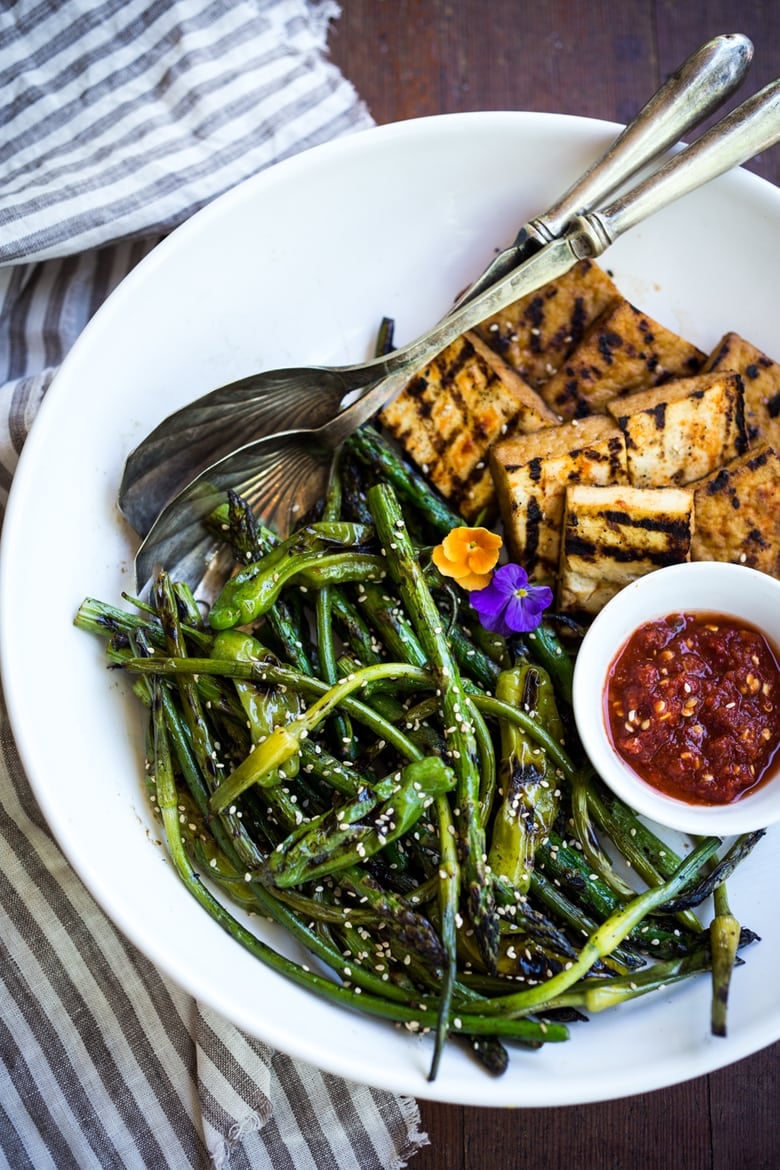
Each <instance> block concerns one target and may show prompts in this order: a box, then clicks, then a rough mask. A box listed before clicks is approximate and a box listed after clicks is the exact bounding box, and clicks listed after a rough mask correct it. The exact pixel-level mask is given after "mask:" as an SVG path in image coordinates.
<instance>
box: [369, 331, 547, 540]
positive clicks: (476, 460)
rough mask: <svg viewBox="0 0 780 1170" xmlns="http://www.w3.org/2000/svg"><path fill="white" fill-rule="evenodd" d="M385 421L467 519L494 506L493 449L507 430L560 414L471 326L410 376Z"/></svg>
mask: <svg viewBox="0 0 780 1170" xmlns="http://www.w3.org/2000/svg"><path fill="white" fill-rule="evenodd" d="M380 419H381V422H382V424H383V425H384V427H385V428H386V429H387V431H388V432H389V433H390V434H391V435H392V437H393V438H394V439H396V441H397V442H398V443H399V444H400V445H401V446H402V447H403V449H404V451H405V452H406V454H407V455H408V456H409V458H410V459H411V460H412V461H413V462H414V463H415V464H416V465H417V466H418V467H420V468H421V470H422V471H423V473H424V474H425V475H426V476H427V478H428V479H429V480H430V481H431V483H432V484H433V486H434V487H435V488H437V489H438V491H440V492H441V494H442V495H443V496H444V497H445V498H446V499H447V500H449V501H450V502H451V503H452V505H453V506H454V507H455V508H457V509H459V511H460V512H461V514H462V515H463V516H464V517H465V518H466V519H471V518H472V516H474V515H476V514H477V513H479V512H481V511H482V510H484V509H487V510H488V511H490V510H491V508H493V507H494V498H495V493H494V489H493V483H492V479H491V477H490V471H489V469H488V466H487V456H488V450H489V448H490V446H491V445H492V444H493V443H494V442H495V441H496V440H497V439H499V438H501V436H502V435H503V434H504V433H505V432H506V431H507V430H518V431H520V432H525V431H532V430H534V429H537V428H539V427H541V426H550V425H552V424H554V423H557V422H558V417H557V415H555V414H553V412H552V411H551V410H550V409H549V407H548V406H547V405H546V404H545V403H544V401H543V400H542V399H541V398H540V397H539V396H538V395H537V394H536V392H535V391H534V390H532V389H531V387H530V386H528V385H527V384H526V383H524V382H523V380H522V379H521V378H520V377H519V376H518V375H517V374H516V373H514V372H513V371H512V370H509V369H508V367H506V366H505V365H504V364H503V363H502V362H501V361H500V359H499V358H498V357H497V356H496V355H495V354H494V353H493V352H492V351H488V350H487V348H486V347H485V346H484V343H483V342H481V341H480V340H479V339H478V338H476V337H475V336H474V335H472V334H464V335H463V336H461V337H459V338H457V339H456V340H455V341H454V342H452V344H451V345H449V346H447V347H446V349H444V350H443V351H442V352H441V354H439V355H438V357H437V358H435V359H434V360H433V361H431V362H429V363H428V365H427V366H426V367H425V368H424V369H423V370H421V371H420V372H419V373H418V374H416V375H415V376H414V377H413V378H411V379H410V380H409V382H408V383H407V385H406V386H405V388H404V389H403V390H402V391H401V393H400V394H399V395H398V397H397V398H396V399H395V400H394V401H393V402H391V403H390V404H389V405H388V406H387V407H386V408H385V410H384V411H383V412H382V414H381V416H380Z"/></svg>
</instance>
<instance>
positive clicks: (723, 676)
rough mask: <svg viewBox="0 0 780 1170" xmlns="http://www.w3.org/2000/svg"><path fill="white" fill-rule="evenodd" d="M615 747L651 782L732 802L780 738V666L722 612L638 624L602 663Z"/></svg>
mask: <svg viewBox="0 0 780 1170" xmlns="http://www.w3.org/2000/svg"><path fill="white" fill-rule="evenodd" d="M604 698H605V718H606V723H607V727H608V729H609V733H610V735H611V738H612V744H613V747H614V748H615V749H616V750H617V752H618V753H619V754H620V755H621V756H622V757H623V759H624V760H625V761H626V763H628V764H629V765H630V766H631V767H632V768H633V769H634V771H635V772H636V773H637V774H638V775H639V776H641V778H642V779H643V780H644V781H646V783H648V784H651V785H652V786H653V787H654V788H658V789H660V790H661V791H662V792H665V793H667V795H670V796H674V797H677V799H680V800H685V801H687V802H689V803H691V804H730V803H731V802H732V801H735V800H737V799H738V798H739V797H740V796H742V795H743V793H745V792H746V791H747V790H748V789H749V788H753V787H754V786H755V785H756V784H759V783H760V782H761V779H762V778H763V777H764V776H765V775H766V773H767V771H768V769H769V768H770V766H771V764H772V761H773V759H774V756H775V754H776V753H777V750H778V745H779V744H780V667H779V666H778V658H777V654H776V653H775V651H774V650H773V648H772V647H771V646H770V644H769V643H768V642H767V640H766V638H765V637H764V635H763V634H762V633H761V632H760V631H759V630H756V629H753V628H752V627H750V626H747V625H744V624H742V623H740V622H738V621H736V620H735V619H733V618H729V617H724V616H722V615H720V614H712V613H706V614H701V613H697V614H670V615H669V616H668V617H665V618H662V619H661V620H659V621H652V622H647V623H645V624H644V625H642V626H640V627H639V629H637V630H636V631H635V632H634V633H633V634H632V635H631V637H630V638H629V639H628V641H627V642H626V644H625V646H624V647H623V649H622V650H621V651H620V652H619V654H618V655H617V657H616V658H615V660H614V662H613V663H612V666H611V668H610V673H609V677H608V680H607V687H606V692H605V697H604Z"/></svg>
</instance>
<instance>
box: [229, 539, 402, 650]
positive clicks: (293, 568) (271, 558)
mask: <svg viewBox="0 0 780 1170" xmlns="http://www.w3.org/2000/svg"><path fill="white" fill-rule="evenodd" d="M372 535H373V533H372V530H371V529H369V528H366V527H365V526H364V525H362V524H349V523H347V522H346V521H328V522H324V523H320V524H311V525H309V526H308V527H307V528H303V529H300V530H299V531H298V532H297V533H294V534H293V535H292V536H291V537H290V538H289V539H288V540H285V541H283V542H282V543H281V544H279V545H277V546H276V548H274V549H272V550H271V551H270V552H268V553H266V555H265V556H263V557H261V558H260V560H258V561H255V562H254V563H253V564H251V565H245V566H243V567H242V568H241V569H239V571H238V572H237V573H236V574H235V576H233V577H231V578H230V580H229V581H227V582H226V583H225V585H224V587H223V589H222V591H221V592H220V594H219V597H217V599H216V600H215V602H214V604H213V606H212V608H211V612H210V613H209V623H210V625H211V627H212V629H214V630H227V629H232V628H233V627H235V626H243V625H249V624H250V623H251V622H254V621H256V620H257V619H258V618H259V617H261V616H262V615H263V614H264V613H267V612H268V610H269V609H270V608H271V606H273V605H274V604H275V602H276V600H277V598H278V597H279V594H280V593H281V591H282V589H283V588H284V586H285V585H286V584H287V583H288V582H289V581H291V580H292V579H293V578H295V577H298V578H300V579H302V580H303V581H304V583H305V584H307V585H310V586H311V587H312V588H320V587H321V586H323V585H328V584H331V583H334V582H338V583H343V582H345V581H378V580H381V579H382V577H383V576H384V562H383V561H382V558H381V557H379V556H376V555H374V554H372V553H370V552H367V551H365V546H366V543H367V542H369V541H370V539H371V537H372Z"/></svg>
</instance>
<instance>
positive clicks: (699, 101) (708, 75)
mask: <svg viewBox="0 0 780 1170" xmlns="http://www.w3.org/2000/svg"><path fill="white" fill-rule="evenodd" d="M752 53H753V46H752V44H751V42H750V41H749V40H748V38H747V37H745V36H742V35H741V34H739V33H730V34H726V35H724V36H719V37H715V38H714V39H713V40H711V41H708V42H707V43H706V44H704V45H702V46H701V48H699V49H698V50H697V51H696V52H695V53H693V54H692V55H691V56H690V57H688V58H687V60H686V61H685V62H684V63H683V64H682V65H681V66H680V68H679V69H678V70H676V72H675V73H674V74H673V75H672V76H671V77H670V78H669V79H668V81H666V83H665V84H664V85H663V86H662V87H661V88H660V89H659V90H658V92H657V93H656V94H655V96H654V97H652V98H651V99H650V101H649V102H648V103H647V104H646V105H645V106H644V107H643V108H642V110H641V111H640V112H639V114H638V115H637V117H636V118H635V119H634V121H633V122H631V123H630V125H629V126H627V127H626V128H625V129H624V130H623V131H622V132H621V133H620V135H619V136H618V137H617V138H616V139H615V141H614V142H613V143H612V144H611V146H610V147H609V148H608V149H607V150H606V151H605V153H604V154H603V155H601V157H600V158H599V159H598V160H597V161H596V162H595V163H594V164H593V165H592V166H591V167H589V168H588V170H587V171H586V172H585V174H584V175H582V176H581V177H580V178H579V179H578V180H577V181H576V182H575V183H574V184H573V185H572V186H571V187H570V188H569V189H568V190H567V191H566V192H565V194H564V195H562V196H561V198H560V199H558V200H557V202H556V203H554V204H553V206H552V207H550V208H549V209H548V210H547V211H546V212H545V214H544V215H543V216H540V217H539V218H536V219H533V220H531V221H530V222H529V223H527V224H525V225H524V226H523V227H522V228H521V229H520V232H519V233H518V235H517V237H516V239H515V241H514V243H513V244H512V245H511V246H510V247H508V248H506V249H504V251H502V252H500V253H499V254H498V255H497V256H496V257H495V258H494V260H493V261H492V262H491V264H490V265H489V266H488V268H487V269H486V270H485V271H484V272H483V274H482V275H481V276H480V277H479V279H478V280H477V281H476V282H475V283H474V284H473V285H471V287H470V288H469V289H468V290H467V291H466V292H465V293H464V294H463V295H462V296H461V297H460V299H459V300H458V301H457V302H456V307H457V306H458V305H461V304H463V303H464V302H465V301H467V300H471V299H473V298H474V297H476V296H478V295H479V294H480V293H482V292H484V291H485V289H487V288H489V287H490V285H491V284H493V283H495V281H496V280H498V279H499V278H500V277H502V276H505V275H506V274H507V273H508V272H510V271H511V270H512V269H513V268H516V267H517V266H518V265H519V264H521V263H523V262H524V261H525V260H526V259H528V257H529V256H531V255H533V253H534V252H536V251H537V250H538V249H539V248H540V247H542V246H543V245H544V244H546V243H548V242H549V241H550V240H552V239H555V238H556V237H557V236H559V235H560V234H561V233H562V232H563V230H564V228H565V227H566V226H567V225H568V224H569V222H570V221H571V219H572V218H573V217H574V216H575V215H576V214H578V213H579V212H580V211H583V210H585V209H587V208H592V207H598V206H600V205H601V204H602V203H603V202H604V200H605V199H606V198H607V196H608V195H611V194H612V193H613V192H615V191H617V190H618V188H619V187H620V186H621V184H623V183H624V182H625V181H626V180H628V179H629V178H630V177H631V176H632V175H634V174H636V172H637V171H638V170H639V169H640V168H641V167H643V166H645V165H647V164H648V163H650V162H651V161H652V160H653V159H654V158H657V157H658V156H659V155H660V154H661V153H662V152H663V151H665V150H666V149H667V148H668V147H669V146H671V145H672V144H674V143H676V142H677V141H678V140H679V139H680V138H681V137H683V136H684V135H685V134H686V133H687V132H688V131H689V130H690V129H691V128H692V127H694V126H696V125H698V124H699V123H700V122H701V121H702V120H703V119H704V118H705V117H706V116H707V115H708V114H709V113H711V112H712V111H713V110H715V109H716V108H717V107H718V106H720V105H721V104H722V103H723V102H724V101H725V100H726V98H727V97H728V95H729V94H730V93H732V92H733V91H734V89H735V88H736V87H737V86H738V85H739V83H740V82H741V80H742V79H743V77H744V75H745V72H746V70H747V68H748V65H749V63H750V60H751V57H752ZM420 353H421V348H420V343H419V342H418V343H415V344H414V345H412V346H410V347H405V348H403V349H399V350H395V351H394V352H393V354H392V355H390V356H387V357H382V358H379V359H376V360H375V361H372V362H367V363H365V364H360V365H353V366H343V367H341V368H337V369H323V368H321V367H320V368H311V367H310V368H305V369H287V370H270V371H266V372H264V373H259V374H253V375H251V376H250V377H247V378H241V379H240V380H239V381H237V382H232V383H230V384H229V385H227V386H223V387H221V388H219V389H217V390H213V391H211V392H210V393H208V394H206V395H203V396H202V397H201V398H199V399H197V400H196V401H194V402H192V403H190V404H189V405H187V406H185V407H183V408H182V409H181V410H179V411H177V412H176V413H174V414H172V415H170V416H169V417H168V418H166V419H165V420H164V421H163V422H162V423H160V425H159V426H158V427H156V428H155V430H153V431H152V432H151V433H150V434H149V435H148V436H147V437H146V438H145V439H144V440H143V441H142V442H141V443H140V444H139V445H138V447H136V449H135V450H134V451H132V452H131V454H130V455H129V457H128V459H127V463H126V465H125V469H124V475H123V478H122V483H121V486H120V489H119V507H120V509H121V510H122V512H123V513H124V515H125V517H126V518H127V519H128V520H129V522H130V523H131V524H132V526H133V528H135V530H136V531H137V532H138V533H139V534H140V535H141V536H143V535H145V534H146V533H147V532H148V531H149V528H150V527H151V525H152V523H153V522H154V520H155V519H156V517H157V516H158V514H159V513H160V511H161V509H162V508H163V507H164V505H165V504H167V503H168V501H169V500H170V499H171V498H172V497H173V496H174V495H175V494H176V493H177V492H178V491H180V490H181V489H182V488H184V487H185V486H186V485H187V484H188V483H189V482H190V481H191V480H192V479H193V478H194V476H196V475H197V474H198V473H199V472H201V471H203V470H204V468H206V467H207V466H209V465H210V464H212V463H214V462H216V461H217V460H219V459H220V458H222V457H223V456H225V455H227V454H228V453H229V452H231V451H233V450H234V449H235V447H236V436H237V435H240V436H241V442H242V443H249V442H251V441H252V440H255V439H259V438H261V437H262V436H264V435H268V434H273V433H274V432H275V431H278V430H279V425H280V422H281V421H282V420H283V422H284V425H285V426H286V427H296V428H297V427H308V428H315V427H319V426H322V425H324V424H325V423H327V422H328V420H329V419H331V418H332V417H333V416H334V415H335V414H337V413H338V411H339V409H340V408H341V407H342V405H343V402H344V398H345V396H346V395H348V394H350V393H354V392H355V391H357V390H363V389H366V388H367V387H368V386H369V385H370V384H371V383H373V382H376V381H378V380H379V379H380V378H382V377H384V376H385V375H387V374H390V373H395V372H397V371H400V370H401V369H404V370H405V371H406V373H407V375H411V373H413V372H414V366H415V365H416V364H417V365H419V364H420V363H419V355H420Z"/></svg>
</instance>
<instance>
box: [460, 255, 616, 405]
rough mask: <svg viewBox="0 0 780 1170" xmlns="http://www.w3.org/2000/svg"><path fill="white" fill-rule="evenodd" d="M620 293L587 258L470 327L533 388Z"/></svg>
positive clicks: (545, 378)
mask: <svg viewBox="0 0 780 1170" xmlns="http://www.w3.org/2000/svg"><path fill="white" fill-rule="evenodd" d="M619 297H620V293H619V292H618V290H617V288H616V286H615V285H614V283H613V282H612V280H611V278H610V277H609V276H608V275H607V274H606V272H604V270H603V269H601V268H600V267H599V266H598V265H597V264H595V263H594V261H592V260H581V261H579V262H578V263H577V264H576V265H575V266H574V268H573V269H572V270H571V271H570V272H568V273H566V274H564V275H563V276H562V277H560V278H559V279H558V280H554V281H550V283H549V284H547V285H545V286H544V287H543V288H541V289H539V290H538V291H536V292H534V293H531V294H529V295H528V296H527V297H522V298H520V299H519V300H518V301H516V302H515V303H514V304H512V305H509V306H508V307H507V308H505V309H502V310H501V311H500V312H498V313H496V314H495V315H494V316H493V317H490V318H488V320H487V321H484V322H483V323H482V324H481V325H478V326H477V327H476V330H475V332H476V333H477V335H478V336H479V337H481V338H482V339H483V341H484V342H485V343H486V344H487V345H489V346H490V348H491V349H493V350H494V351H495V352H496V353H498V354H499V355H500V356H501V357H502V358H503V359H504V360H505V361H506V362H507V363H508V364H509V365H510V366H511V367H512V369H514V370H516V371H517V372H518V373H519V374H521V375H522V377H523V378H525V379H526V381H527V382H528V383H529V385H531V386H533V387H534V389H536V390H538V389H539V388H540V386H542V385H543V384H544V383H545V382H546V381H547V380H548V379H549V378H550V376H551V375H552V374H554V373H555V371H556V370H557V369H559V367H560V366H561V364H562V362H564V361H565V360H566V358H567V356H568V355H569V354H570V353H571V351H572V350H573V349H574V348H575V346H577V345H578V344H579V342H580V341H581V340H582V338H583V336H584V335H585V332H586V330H587V328H588V326H589V325H590V323H591V322H592V321H594V320H595V319H596V317H598V315H599V314H600V313H601V312H603V310H604V309H605V308H606V307H607V305H609V304H611V303H612V302H613V301H615V300H617V299H619Z"/></svg>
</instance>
